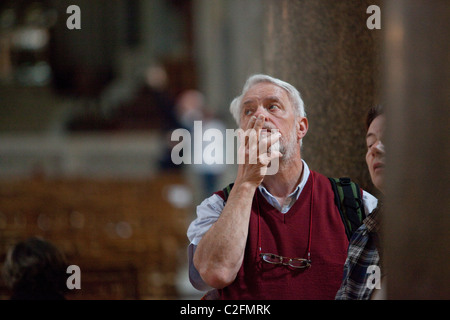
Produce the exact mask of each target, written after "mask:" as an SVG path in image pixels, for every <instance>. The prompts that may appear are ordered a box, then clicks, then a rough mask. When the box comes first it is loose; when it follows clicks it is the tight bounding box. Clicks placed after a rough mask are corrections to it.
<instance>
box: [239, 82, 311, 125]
mask: <svg viewBox="0 0 450 320" xmlns="http://www.w3.org/2000/svg"><path fill="white" fill-rule="evenodd" d="M261 82H269V83H272V84H274V85H276V86H278V87H280V88H283V89H284V90H286V92H287V94H288V97H289V100H290V101H291V103H292V106H293V107H294V113H295V115H297V116H301V117H306V112H305V106H304V103H303V100H302V98H301V96H300V93H299V92H298V90H297V89H296V88H295V87H294V86H293V85H291V84H289V83H287V82H285V81H282V80H280V79H276V78H273V77H271V76H268V75H265V74H254V75H252V76H250V77H249V78H248V79H247V81H246V82H245V85H244V88H243V89H242V93H241V95H240V96H238V97H236V98H234V99H233V101H232V102H231V104H230V112H231V114H232V115H233V117H234V119H235V120H236V123H237V124H238V125H240V118H241V107H242V105H241V102H242V98H243V97H244V95H245V94H246V93H247V91H248V90H249V89H250V88H251V87H253V86H254V85H255V84H258V83H261Z"/></svg>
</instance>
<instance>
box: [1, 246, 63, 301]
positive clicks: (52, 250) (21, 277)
mask: <svg viewBox="0 0 450 320" xmlns="http://www.w3.org/2000/svg"><path fill="white" fill-rule="evenodd" d="M67 266H68V265H67V263H66V258H65V256H64V255H63V253H62V252H61V251H59V250H58V248H57V247H55V246H54V245H53V244H52V243H50V242H48V241H46V240H44V239H41V238H38V237H31V238H29V239H27V240H24V241H21V242H18V243H17V244H15V245H14V246H13V247H11V248H10V249H9V250H8V253H7V255H6V260H5V263H4V266H3V278H4V280H5V283H6V285H7V286H8V287H9V288H10V290H11V297H10V299H11V300H65V295H66V293H67V292H68V288H67V285H66V280H67V274H66V270H67Z"/></svg>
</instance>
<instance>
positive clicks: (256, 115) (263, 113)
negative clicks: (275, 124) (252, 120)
mask: <svg viewBox="0 0 450 320" xmlns="http://www.w3.org/2000/svg"><path fill="white" fill-rule="evenodd" d="M261 114H262V115H263V116H264V120H266V119H267V110H266V109H265V108H264V107H263V106H258V108H257V109H256V111H255V114H254V116H255V117H256V118H258V117H259V115H261Z"/></svg>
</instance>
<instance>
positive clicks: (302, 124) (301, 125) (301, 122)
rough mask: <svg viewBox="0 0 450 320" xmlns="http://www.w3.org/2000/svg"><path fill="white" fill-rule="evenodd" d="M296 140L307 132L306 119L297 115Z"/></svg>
mask: <svg viewBox="0 0 450 320" xmlns="http://www.w3.org/2000/svg"><path fill="white" fill-rule="evenodd" d="M296 126H297V140H300V139H303V137H304V136H306V133H307V132H308V119H307V118H306V117H297V123H296Z"/></svg>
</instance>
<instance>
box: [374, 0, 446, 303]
mask: <svg viewBox="0 0 450 320" xmlns="http://www.w3.org/2000/svg"><path fill="white" fill-rule="evenodd" d="M383 10H384V11H383V12H385V15H384V24H383V27H382V29H384V32H383V34H384V48H385V49H384V58H385V64H384V81H383V88H384V92H385V95H386V106H387V107H388V108H386V111H387V123H388V126H387V132H386V136H387V138H388V141H387V145H386V148H387V150H388V153H387V154H388V155H389V160H388V162H387V167H386V170H387V172H386V179H387V180H386V182H387V189H388V190H387V193H386V195H387V199H386V209H387V212H386V223H385V228H384V229H383V234H384V235H385V236H384V239H385V240H384V244H385V248H386V250H385V251H386V266H387V270H386V273H387V298H388V299H414V300H420V299H432V300H448V299H449V298H450V285H449V284H450V267H449V243H450V232H449V230H450V215H449V212H450V201H449V199H450V188H449V181H450V170H449V163H450V148H449V137H450V127H449V115H450V113H449V110H450V109H449V105H450V95H449V87H450V59H449V52H450V43H449V41H448V38H449V36H450V23H449V21H450V7H449V6H448V2H446V1H433V2H432V3H431V2H429V1H426V0H411V1H410V0H408V1H405V0H399V1H387V2H386V4H385V7H384V8H383Z"/></svg>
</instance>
